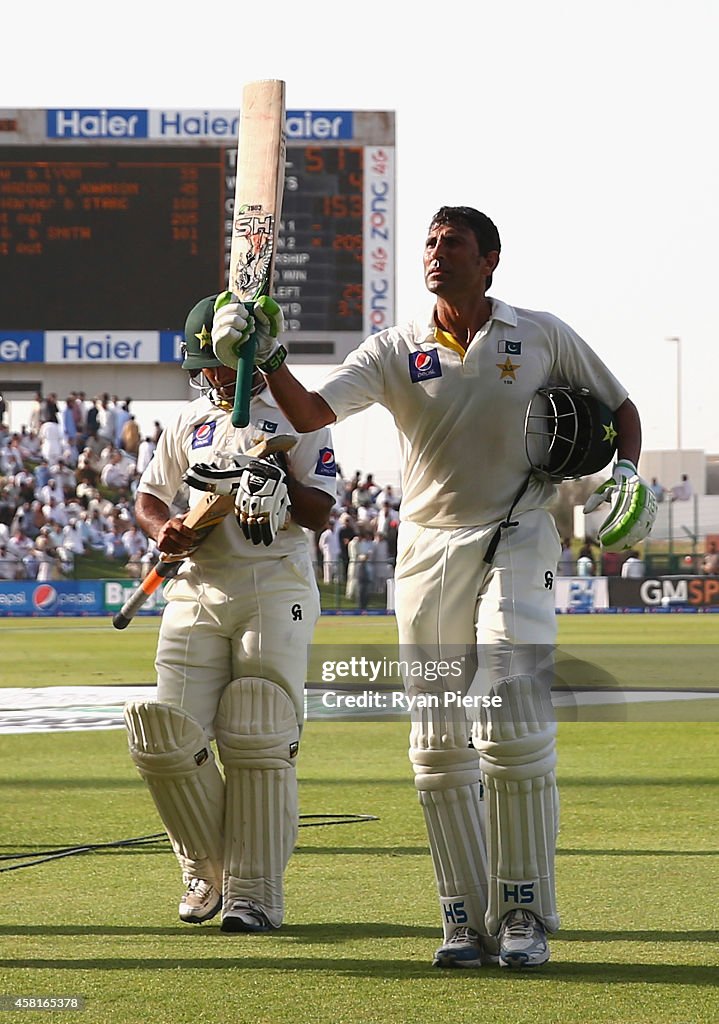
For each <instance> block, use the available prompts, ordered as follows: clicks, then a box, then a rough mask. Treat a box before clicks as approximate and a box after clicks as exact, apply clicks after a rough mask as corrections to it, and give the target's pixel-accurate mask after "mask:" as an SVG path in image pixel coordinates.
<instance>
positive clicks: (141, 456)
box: [137, 437, 157, 476]
mask: <svg viewBox="0 0 719 1024" xmlns="http://www.w3.org/2000/svg"><path fill="white" fill-rule="evenodd" d="M156 447H157V445H156V444H155V442H154V441H153V440H152V438H151V437H146V438H145V439H144V440H143V441H140V444H139V446H138V449H137V475H138V476H142V474H143V473H144V472H145V470H146V469H147V467H148V466H149V465H150V461H151V459H152V456H153V455H154V454H155V448H156Z"/></svg>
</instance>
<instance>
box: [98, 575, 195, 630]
mask: <svg viewBox="0 0 719 1024" xmlns="http://www.w3.org/2000/svg"><path fill="white" fill-rule="evenodd" d="M181 565H182V560H177V561H173V562H168V561H163V560H162V559H161V560H160V561H159V562H158V563H157V565H156V566H155V568H154V569H153V570H152V571H151V572H150V573H149V574H148V575H147V576H146V577H145V579H144V580H143V581H142V583H141V584H140V586H139V587H137V588H136V589H135V590H134V591H133V592H132V594H130V596H129V597H128V599H127V601H125V603H124V605H123V606H122V608H121V609H120V611H119V612H117V613H116V614H115V615H114V616H113V619H112V624H113V626H114V627H115V629H125V628H126V627H127V626H129V625H130V623H131V622H132V620H133V618H134V617H135V615H136V614H137V612H139V610H140V608H142V606H143V604H144V603H145V601H147V599H148V598H149V597H150V595H151V594H154V592H155V591H156V590H157V588H158V587H159V586H160V584H161V583H162V581H163V580H169V579H172V577H173V576H176V575H177V573H178V571H179V569H180V566H181Z"/></svg>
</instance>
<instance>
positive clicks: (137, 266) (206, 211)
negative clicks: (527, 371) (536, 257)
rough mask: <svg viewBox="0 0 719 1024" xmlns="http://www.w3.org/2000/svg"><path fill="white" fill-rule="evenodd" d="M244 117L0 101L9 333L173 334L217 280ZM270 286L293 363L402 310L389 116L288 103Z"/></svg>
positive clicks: (4, 307) (1, 265)
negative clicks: (10, 105) (26, 106)
mask: <svg viewBox="0 0 719 1024" xmlns="http://www.w3.org/2000/svg"><path fill="white" fill-rule="evenodd" d="M237 125H238V115H237V113H236V112H228V111H201V112H197V111H195V112H193V111H171V110H164V111H163V110H159V111H142V110H133V111H128V110H123V111H120V110H115V111H112V110H87V109H82V110H44V111H41V110H14V111H13V110H3V111H0V282H1V285H0V343H1V342H2V339H3V338H6V339H7V338H9V339H14V340H15V341H16V343H17V344H21V342H22V336H23V334H24V333H27V334H28V336H30V335H31V334H32V336H33V337H37V335H38V333H40V334H42V333H43V332H49V334H50V335H52V337H55V336H56V335H57V334H58V333H60V334H62V333H63V332H65V334H66V335H67V336H68V337H70V336H72V335H73V334H76V333H77V332H91V333H92V334H93V335H97V336H101V337H103V338H106V339H111V340H116V339H121V338H122V339H125V340H127V341H128V343H132V339H133V337H134V336H135V335H137V337H140V338H142V339H147V338H148V337H149V336H151V335H152V333H153V332H158V333H162V332H176V333H177V332H180V331H181V329H182V324H183V323H184V318H185V315H186V312H187V310H188V309H189V308H190V307H191V306H192V305H193V304H194V302H195V301H196V300H197V299H198V298H200V297H202V296H203V295H207V294H211V293H212V292H215V291H221V290H224V288H225V287H226V280H227V273H228V267H229V252H230V235H231V221H232V209H233V202H234V193H235V161H236V154H237ZM286 130H287V163H286V173H285V192H284V202H283V209H282V218H281V223H280V233H279V240H278V248H277V255H276V267H275V280H274V286H273V288H274V292H273V293H274V295H275V297H276V299H277V301H278V302H279V303H280V304H281V306H282V309H283V313H284V316H285V324H286V334H285V344H286V345H287V347H288V350H289V352H290V354H291V355H292V357H293V361H300V362H301V361H305V362H339V361H341V360H342V359H343V358H344V355H345V354H346V352H347V351H349V350H351V349H352V348H354V347H356V345H357V344H358V343H359V342H360V341H361V340H362V338H364V337H365V336H366V335H368V334H371V333H374V332H376V331H378V330H382V329H383V328H384V327H386V326H389V325H390V324H392V323H394V231H395V228H394V208H395V176H394V115H393V114H392V113H391V112H386V111H292V110H290V111H288V112H287V122H286Z"/></svg>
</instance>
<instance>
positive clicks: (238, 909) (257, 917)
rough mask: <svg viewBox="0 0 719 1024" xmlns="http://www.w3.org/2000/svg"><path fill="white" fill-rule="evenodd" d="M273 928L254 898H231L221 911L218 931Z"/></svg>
mask: <svg viewBox="0 0 719 1024" xmlns="http://www.w3.org/2000/svg"><path fill="white" fill-rule="evenodd" d="M278 927H279V926H278ZM274 928H275V925H273V924H272V923H271V921H270V919H269V917H268V916H267V914H266V913H265V912H264V910H263V909H262V907H261V906H260V905H259V903H255V902H254V900H245V899H236V900H231V901H230V902H229V903H228V904H227V906H226V907H225V909H224V910H223V912H222V924H221V925H220V931H223V932H270V931H273V930H274Z"/></svg>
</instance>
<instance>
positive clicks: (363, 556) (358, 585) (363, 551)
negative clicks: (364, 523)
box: [345, 527, 374, 611]
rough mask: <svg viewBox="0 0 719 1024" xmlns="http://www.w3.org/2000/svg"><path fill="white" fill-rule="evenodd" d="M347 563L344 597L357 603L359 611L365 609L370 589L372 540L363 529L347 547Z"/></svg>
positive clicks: (360, 529)
mask: <svg viewBox="0 0 719 1024" xmlns="http://www.w3.org/2000/svg"><path fill="white" fill-rule="evenodd" d="M347 550H348V554H349V562H348V567H347V585H346V589H345V597H347V599H348V600H350V601H352V600H355V601H357V604H358V607H359V608H360V610H362V611H364V610H365V609H366V608H367V603H368V600H369V595H370V592H371V589H372V555H373V553H374V549H373V545H372V540H371V539H370V537H369V536H368V534H367V532H366V531H365V530H364V528H362V527H360V528H359V530H358V532H357V534H356V535H355V536H354V537H353V538H352V540H351V541H350V542H349V545H348V549H347Z"/></svg>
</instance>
